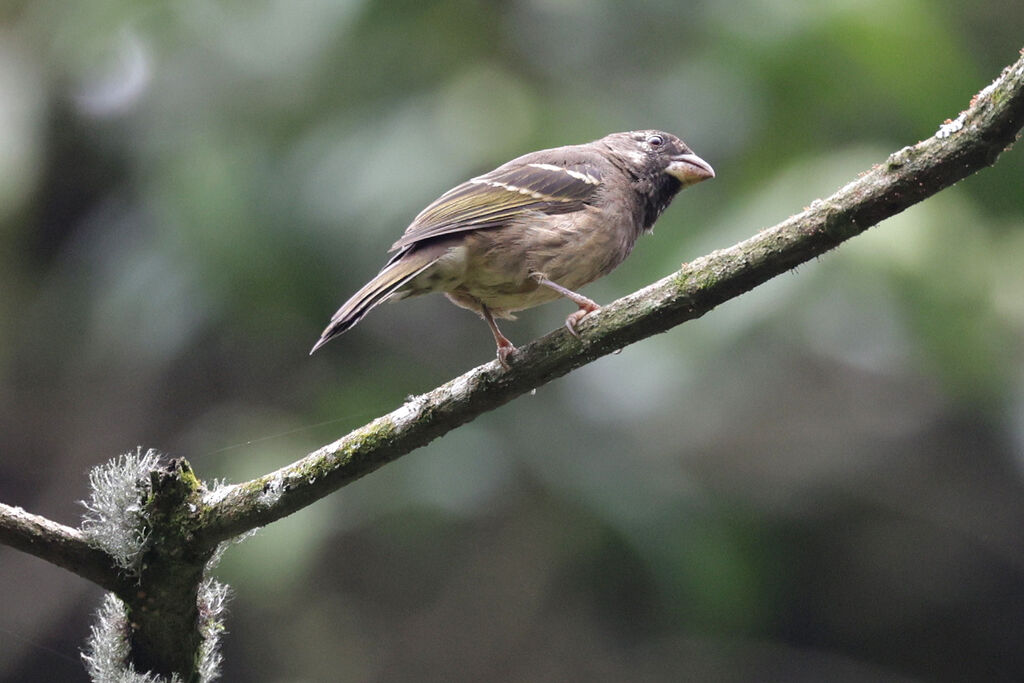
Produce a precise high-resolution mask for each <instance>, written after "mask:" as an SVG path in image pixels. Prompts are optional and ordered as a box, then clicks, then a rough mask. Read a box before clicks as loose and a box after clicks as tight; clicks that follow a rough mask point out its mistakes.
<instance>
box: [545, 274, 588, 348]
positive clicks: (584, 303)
mask: <svg viewBox="0 0 1024 683" xmlns="http://www.w3.org/2000/svg"><path fill="white" fill-rule="evenodd" d="M533 279H534V280H536V281H537V284H539V285H543V286H545V287H547V288H549V289H553V290H555V291H556V292H558V293H559V294H561V295H562V296H564V297H565V298H566V299H568V300H569V301H571V302H573V303H574V304H576V305H577V306H579V307H580V310H578V311H576V312H574V313H571V314H570V315H569V317H568V318H566V319H565V327H566V328H567V329H568V330H569V332H571V333H572V336H574V337H579V336H580V335H579V333H578V332H576V323H578V322H579V321H580V320H582V319H583V317H584V316H586V315H588V314H590V313H593V312H594V311H599V310H601V307H600V306H598V305H597V304H596V303H594V302H593V301H592V300H590V299H588V298H587V297H585V296H583V295H582V294H578V293H576V292H574V291H572V290H571V289H566V288H565V287H563V286H562V285H560V284H558V283H557V282H552V281H551V280H549V279H547V278H546V277H542V276H540V275H534V276H533Z"/></svg>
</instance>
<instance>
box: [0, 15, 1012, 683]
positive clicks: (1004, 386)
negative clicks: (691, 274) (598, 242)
mask: <svg viewBox="0 0 1024 683" xmlns="http://www.w3.org/2000/svg"><path fill="white" fill-rule="evenodd" d="M1022 45H1024V13H1022V12H1021V11H1020V3H1019V0H985V1H982V2H975V3H963V2H958V3H955V2H951V1H942V2H927V1H925V0H840V1H838V2H832V3H812V2H806V1H804V2H801V1H799V0H760V1H753V2H736V1H733V0H723V1H719V2H694V3H686V2H673V1H669V0H663V1H661V2H640V3H631V4H627V3H618V2H612V1H611V0H602V1H597V2H580V1H569V0H566V1H563V2H559V1H558V0H508V1H505V2H483V1H482V0H481V1H478V2H474V1H472V0H452V1H444V2H424V1H422V0H415V1H414V0H399V1H397V2H385V1H383V0H376V1H374V0H299V1H295V2H285V1H283V0H277V1H267V0H247V1H246V2H239V1H220V2H210V1H198V0H180V1H178V2H147V3H137V2H127V1H126V0H87V1H84V2H77V3H69V2H66V1H64V0H32V1H31V2H26V1H20V2H19V1H17V0H14V1H11V0H8V1H7V2H6V3H5V4H3V5H2V6H0V453H2V457H0V500H3V501H4V502H6V503H8V504H13V505H21V506H24V507H26V508H27V509H29V510H31V511H33V512H36V513H40V514H45V515H47V516H50V517H52V518H54V519H57V520H59V521H61V522H64V523H69V524H76V523H77V520H78V519H79V515H80V513H81V511H82V508H81V507H80V505H79V504H78V503H77V502H76V501H78V500H81V499H83V498H85V497H86V496H87V495H88V492H87V489H86V484H87V473H88V471H89V468H90V467H92V466H93V465H96V464H98V463H101V462H104V461H105V460H107V459H108V458H111V457H114V456H116V455H117V454H118V453H121V452H125V451H128V450H132V449H134V448H135V447H136V445H142V446H143V447H153V448H157V449H160V450H162V451H164V452H166V453H168V454H171V455H174V456H185V457H187V458H188V459H189V460H190V461H191V462H192V464H193V466H194V467H195V468H196V470H197V471H198V473H199V474H200V476H201V477H203V478H206V479H212V478H214V477H223V478H227V479H228V480H229V481H240V480H243V479H246V478H249V477H253V476H256V475H259V474H262V473H264V472H267V471H269V470H271V469H274V468H277V467H280V466H282V465H285V464H287V463H288V462H291V461H293V460H295V459H297V458H298V457H300V456H302V455H304V454H305V453H306V452H308V451H309V450H311V449H313V448H316V447H317V446H319V445H321V444H323V443H327V442H329V441H331V440H333V439H335V438H337V437H339V436H340V435H342V434H344V433H345V432H346V431H347V430H348V429H350V428H352V427H355V426H358V425H361V424H363V423H364V422H366V421H367V420H369V419H370V418H373V417H375V416H377V415H379V414H381V413H383V412H386V411H389V410H391V409H393V408H395V407H397V406H398V405H399V404H400V403H401V402H402V401H403V400H404V399H405V397H406V396H408V395H410V394H415V393H419V392H422V391H425V390H428V389H431V388H433V387H434V386H436V385H438V384H440V383H442V382H443V381H445V380H447V379H449V378H451V377H453V376H455V375H456V374H459V373H461V372H463V371H465V370H468V369H469V368H471V367H473V366H475V365H477V364H480V363H483V362H486V361H489V360H491V359H492V358H493V353H494V350H493V343H492V341H491V338H490V335H489V333H488V331H487V328H486V325H484V324H483V322H481V321H480V320H478V319H475V318H474V317H473V316H472V315H471V314H468V313H467V312H465V311H462V310H460V309H457V308H455V307H454V306H452V305H450V304H449V303H448V302H446V301H445V300H444V299H443V298H442V297H440V296H434V297H426V298H422V299H418V300H414V301H407V302H402V303H399V304H395V305H392V306H385V307H382V308H380V309H378V310H377V311H375V312H374V313H373V314H372V315H370V316H369V317H368V318H367V319H366V320H365V321H364V322H363V323H361V324H360V325H359V326H358V327H357V328H356V329H355V330H353V331H352V332H350V333H349V334H347V335H345V336H344V337H342V338H341V339H340V340H338V341H335V342H332V343H331V344H330V345H329V346H327V347H326V348H324V349H323V350H322V351H321V352H319V353H318V354H317V355H316V356H314V357H312V358H310V357H308V356H307V355H306V354H307V352H308V350H309V348H310V346H311V345H312V344H313V342H314V341H315V340H316V338H317V336H318V335H319V333H320V331H321V329H322V328H323V326H324V325H325V324H326V322H327V320H328V318H329V317H330V315H331V313H333V312H334V310H335V308H336V307H337V306H338V305H339V304H340V303H341V302H342V301H343V300H344V299H345V298H346V297H347V296H348V295H349V294H351V293H352V292H353V291H354V290H355V289H356V288H357V287H358V286H360V285H361V284H362V283H363V282H364V281H365V280H367V279H368V278H369V277H371V276H372V275H373V274H374V273H376V272H377V270H378V268H379V267H380V265H381V264H382V263H383V260H384V258H385V251H386V249H387V248H388V246H389V245H390V244H391V243H392V241H393V240H394V239H395V238H396V237H397V236H398V235H399V234H400V233H401V232H402V230H404V228H405V226H406V225H407V223H408V222H409V221H410V220H411V218H412V217H413V216H414V215H415V214H416V213H417V212H418V211H419V209H420V208H422V207H423V206H424V205H425V204H426V203H427V202H429V201H430V200H431V199H433V198H434V197H436V196H437V195H438V194H440V193H441V192H442V191H444V190H446V189H447V188H448V187H450V186H451V185H454V184H455V183H457V182H459V181H461V180H464V179H465V178H467V177H470V176H471V175H474V174H476V173H480V172H483V171H486V170H489V169H490V168H492V167H493V166H495V165H497V164H499V163H502V162H504V161H506V160H507V159H509V158H511V157H513V156H516V155H518V154H521V153H525V152H528V151H532V150H534V149H539V148H542V147H548V146H556V145H561V144H570V143H579V142H585V141H588V140H591V139H594V138H597V137H600V136H602V135H604V134H606V133H608V132H612V131H616V130H629V129H634V128H646V127H657V128H663V129H665V130H668V131H671V132H674V133H677V134H679V135H680V136H682V137H683V138H684V139H685V140H686V141H687V142H688V143H689V144H690V145H691V146H692V147H693V148H694V150H696V151H697V152H698V153H699V154H700V155H702V156H703V157H704V158H705V159H707V160H708V161H709V162H710V163H712V164H713V165H714V167H715V169H716V170H717V172H718V178H717V179H715V180H714V181H713V182H709V183H705V184H702V185H700V186H698V187H695V188H692V189H691V190H688V191H687V192H685V193H684V194H683V195H681V196H680V197H679V198H678V199H677V200H676V202H675V204H674V205H673V206H672V208H671V209H670V210H669V211H668V212H667V213H666V215H665V216H663V218H662V219H661V221H660V222H659V224H658V226H657V231H656V234H655V235H654V236H653V237H649V238H645V239H643V240H642V241H641V242H640V243H639V245H638V248H637V250H636V252H634V254H633V256H632V257H631V258H630V259H629V260H628V261H627V262H626V263H625V264H624V265H623V266H622V267H621V268H620V269H619V270H618V271H616V272H615V273H614V274H613V275H611V276H609V277H607V278H605V279H604V280H602V281H600V282H597V283H595V284H593V285H591V286H589V287H588V288H586V290H585V293H586V294H587V295H588V296H590V297H592V298H594V299H596V300H597V301H599V302H608V301H611V300H613V299H615V298H617V297H618V296H621V295H623V294H626V293H628V292H630V291H632V290H634V289H636V288H638V287H640V286H642V285H644V284H646V283H648V282H650V281H653V280H654V279H656V278H659V277H661V276H663V275H665V274H667V273H669V272H671V271H672V270H674V269H676V268H678V266H679V264H680V263H682V262H684V261H688V260H691V259H693V258H695V257H697V256H699V255H701V254H704V253H706V252H708V251H710V250H712V249H715V248H719V247H723V246H727V245H729V244H732V243H733V242H735V241H737V240H739V239H741V238H744V237H746V236H749V235H750V234H752V233H753V232H755V231H757V230H758V229H760V228H761V227H764V226H767V225H771V224H773V223H775V222H777V221H779V220H781V219H784V218H786V217H787V216H789V215H790V214H793V213H796V212H798V211H799V210H800V209H801V208H802V207H804V206H806V205H808V204H810V202H811V201H812V200H813V199H815V198H816V197H819V196H824V195H827V194H829V193H831V192H832V191H834V190H835V189H836V188H837V187H839V186H840V185H842V184H844V183H845V182H847V181H849V180H850V179H852V178H854V177H856V175H857V174H858V173H859V172H860V171H863V170H865V169H867V168H870V166H871V164H873V163H877V162H880V161H882V160H884V159H885V157H886V155H887V154H888V153H890V152H892V151H895V150H896V149H899V148H900V147H902V146H904V145H907V144H913V143H914V142H916V141H918V140H921V139H924V138H927V137H929V136H930V135H932V134H933V133H934V132H935V131H936V130H937V128H938V127H939V125H940V124H941V123H942V121H943V120H944V119H946V118H954V117H955V116H956V115H957V113H958V112H959V111H960V110H961V109H963V108H965V107H966V106H967V103H968V101H969V100H970V98H971V96H972V95H973V94H974V93H975V92H976V91H977V90H979V89H980V88H981V87H983V86H985V85H986V84H988V83H989V82H990V81H991V80H992V79H993V78H994V77H995V76H996V75H997V74H998V73H999V70H1000V69H1001V68H1002V66H1004V65H1005V64H1008V63H1010V62H1012V61H1014V60H1015V59H1016V58H1017V56H1018V50H1019V49H1020V48H1021V46H1022ZM1022 180H1024V149H1017V150H1014V151H1012V152H1010V153H1008V154H1006V155H1005V156H1004V157H1003V159H1002V160H1001V161H1000V162H999V164H998V165H997V166H996V167H995V168H994V169H992V170H988V171H985V172H982V173H980V174H978V175H976V176H974V177H971V178H969V179H967V180H965V181H964V182H962V183H960V184H959V185H957V186H956V187H955V188H952V189H950V190H948V191H945V192H943V193H941V194H940V195H939V196H937V197H936V198H934V199H932V200H929V201H927V202H925V203H924V204H923V205H921V206H918V207H915V208H914V209H912V210H910V211H907V212H906V213H905V214H903V215H901V216H898V217H896V218H895V219H893V220H891V221H889V222H888V223H886V224H884V225H883V226H882V227H880V228H876V229H874V230H872V231H870V232H869V233H868V234H866V235H864V236H862V237H859V238H857V239H856V240H854V241H853V242H851V243H849V244H847V245H844V246H843V247H841V248H840V249H839V250H837V251H836V252H834V253H832V254H829V255H827V256H825V257H823V258H821V259H819V260H817V261H816V262H814V263H811V264H808V265H806V266H803V267H801V268H800V269H799V270H798V271H797V272H796V273H791V274H787V275H785V276H783V277H780V278H778V279H777V280H775V281H773V282H771V283H769V284H768V285H766V286H764V287H761V288H759V289H758V290H756V291H754V292H752V293H751V294H749V295H747V296H744V297H742V298H740V299H739V300H736V301H733V302H730V303H728V304H726V305H724V306H722V307H721V308H720V309H719V310H716V311H714V312H712V313H711V314H709V315H707V316H706V317H705V318H703V319H701V320H698V321H695V322H693V323H690V324H687V325H685V326H683V327H681V328H678V329H676V330H674V331H672V332H670V333H668V334H665V335H660V336H659V337H657V338H654V339H650V340H647V341H645V342H643V343H640V344H637V345H635V346H632V347H629V348H627V349H625V350H624V351H623V352H622V353H621V354H620V355H616V356H611V357H608V358H605V359H602V360H600V361H598V362H596V363H594V364H592V365H590V366H588V367H586V368H583V369H582V370H580V371H578V372H575V373H573V374H572V375H570V376H568V377H566V378H564V379H561V380H558V381H556V382H555V383H553V384H551V385H548V386H545V387H542V388H541V389H539V390H538V391H537V392H536V395H533V396H526V397H523V398H520V399H518V400H517V401H515V402H513V403H512V404H510V405H508V406H506V407H504V408H502V409H500V410H498V411H496V412H494V413H490V414H487V415H484V416H483V417H481V418H480V419H478V420H477V421H475V422H473V423H471V424H469V425H467V426H465V427H463V428H461V429H459V430H457V431H456V432H454V433H452V434H450V435H448V436H446V437H444V438H442V439H440V440H438V441H436V442H434V443H433V444H431V445H430V446H429V447H428V448H425V449H423V450H421V451H417V452H416V453H414V454H412V455H410V456H408V457H406V458H403V459H401V460H400V461H399V462H397V463H394V464H392V465H389V466H388V467H386V468H384V469H383V470H381V471H379V472H377V473H374V474H373V475H371V476H369V477H367V478H366V479H363V480H361V481H359V482H357V483H356V484H354V485H352V486H350V487H348V488H346V489H344V490H342V491H341V492H339V493H338V494H336V495H333V496H331V497H330V498H328V499H327V500H325V501H322V502H320V503H318V504H316V505H314V506H313V507H312V508H310V509H307V510H305V511H303V512H301V513H299V514H296V515H293V516H292V517H289V518H288V519H286V520H284V521H282V522H279V523H277V524H274V525H273V526H272V527H270V528H268V529H266V530H264V531H263V532H261V533H260V534H259V535H258V536H257V537H255V538H253V539H251V540H249V541H247V542H246V543H244V544H242V545H240V546H237V547H235V548H233V549H231V550H230V551H229V552H228V554H227V555H226V557H225V559H224V561H223V563H222V565H221V567H220V569H219V570H218V575H219V576H220V578H222V579H223V580H225V581H227V582H229V583H230V584H231V586H232V587H233V588H234V590H235V598H234V600H233V602H232V606H231V613H230V616H229V620H228V623H227V628H228V631H229V633H228V635H227V638H226V641H225V648H224V650H225V656H226V663H225V666H224V673H225V675H224V680H226V681H257V682H271V681H272V682H282V683H283V682H286V681H287V682H300V681H301V682H305V681H400V680H402V681H405V680H424V681H425V680H435V681H440V680H446V681H562V680H603V681H618V680H682V681H765V680H781V681H822V680H828V681H879V680H885V681H1019V680H1024V646H1022V644H1024V486H1022V474H1024V357H1022V353H1021V351H1022V348H1024V345H1022V340H1024V339H1022V338H1024V183H1022ZM571 310H572V306H571V305H569V304H567V303H554V304H550V305H548V306H545V307H543V308H540V309H535V310H533V311H528V312H526V313H524V314H523V315H522V316H521V317H520V320H519V321H518V322H515V323H509V324H506V325H505V330H504V331H505V333H506V334H508V335H509V336H510V337H511V338H512V339H513V340H514V341H516V342H517V343H523V342H526V341H528V340H530V339H532V338H535V337H537V336H539V335H541V334H544V333H545V332H547V331H550V330H552V329H554V328H556V327H557V326H558V325H560V324H561V322H562V320H563V319H564V316H565V315H566V314H567V313H568V312H570V311H571ZM0 587H2V588H0V590H2V597H0V602H2V604H3V607H2V609H0V680H4V681H18V682H22V681H55V680H59V681H80V680H84V678H85V675H84V672H83V669H82V667H81V665H80V663H79V662H78V651H79V648H80V647H81V645H82V643H83V641H84V639H85V637H86V635H87V633H88V625H89V623H90V616H91V612H92V610H94V609H95V608H96V607H97V606H98V605H99V602H100V591H99V590H98V589H97V588H95V587H94V586H92V585H90V584H88V583H86V582H85V581H83V580H81V579H78V578H77V577H75V576H73V575H71V574H68V573H66V572H63V571H62V570H59V569H56V568H53V567H50V566H49V565H47V564H45V563H44V562H42V561H40V560H37V559H35V558H32V557H29V556H27V555H23V554H20V553H16V552H13V551H11V550H9V549H7V548H2V547H0Z"/></svg>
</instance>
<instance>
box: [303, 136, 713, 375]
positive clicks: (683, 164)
mask: <svg viewBox="0 0 1024 683" xmlns="http://www.w3.org/2000/svg"><path fill="white" fill-rule="evenodd" d="M714 175H715V173H714V171H713V170H712V168H711V166H710V165H709V164H708V163H707V162H705V161H704V160H703V159H701V158H700V157H698V156H697V155H695V154H694V153H693V152H692V151H690V148H689V147H687V146H686V144H685V143H684V142H683V141H682V140H680V139H679V138H677V137H675V136H673V135H670V134H668V133H662V132H660V131H652V130H644V131H633V132H628V133H613V134H612V135H608V136H606V137H604V138H601V139H600V140H595V141H594V142H591V143H588V144H585V145H573V146H569V147H558V148H555V149H546V150H541V151H539V152H533V153H531V154H527V155H525V156H521V157H519V158H518V159H513V160H512V161H510V162H508V163H506V164H504V165H502V166H499V167H498V168H496V169H495V170H493V171H491V172H490V173H487V174H485V175H482V176H478V177H476V178H473V179H471V180H468V181H466V182H465V183H462V184H461V185H458V186H457V187H454V188H452V189H451V190H449V191H448V192H446V193H444V194H443V195H441V196H440V197H439V198H438V199H436V200H435V201H434V202H433V203H431V204H430V205H429V206H427V208H425V209H423V211H421V212H420V214H419V215H418V216H416V218H415V219H414V220H413V222H412V224H411V225H409V227H408V228H407V229H406V231H405V234H403V235H402V237H401V238H400V239H399V240H398V241H397V242H395V244H394V245H393V246H392V247H391V250H392V251H393V252H395V254H394V256H392V257H391V260H389V261H388V262H387V264H386V265H385V266H384V268H383V269H381V271H380V273H378V274H377V276H376V277H375V278H373V280H371V281H370V282H369V283H367V284H366V285H365V286H364V287H363V288H362V289H360V290H359V291H358V292H356V293H355V294H353V295H352V297H351V298H350V299H349V300H348V301H346V302H345V303H344V304H343V305H342V307H341V308H340V309H338V312H337V313H335V314H334V317H332V318H331V322H330V324H329V325H328V326H327V328H326V329H325V330H324V332H323V334H322V335H321V337H320V340H319V341H318V342H317V343H316V345H315V346H314V347H313V351H316V350H317V349H318V348H320V347H321V346H323V345H324V344H325V343H327V342H328V341H330V340H331V339H333V338H334V337H336V336H338V335H339V334H341V333H342V332H345V331H346V330H348V329H349V328H350V327H352V326H353V325H355V324H356V323H357V322H359V321H360V320H361V319H362V317H363V316H364V315H366V314H367V313H368V312H369V311H370V310H371V309H372V308H374V307H375V306H377V305H378V304H380V303H383V302H384V301H390V300H398V299H404V298H407V297H410V296H416V295H419V294H426V293H428V292H443V293H444V294H445V295H446V296H447V297H448V298H449V299H450V300H451V301H452V302H453V303H455V304H457V305H459V306H462V307H463V308H468V309H470V310H472V311H476V312H477V313H479V314H480V315H481V316H482V317H483V318H484V319H485V320H486V321H487V323H488V325H489V326H490V328H491V332H492V333H493V334H494V339H495V342H496V343H497V345H498V359H499V360H500V361H501V363H502V364H503V365H505V364H506V358H507V356H508V354H509V353H510V352H511V351H512V350H513V349H514V347H513V346H512V343H511V342H510V341H509V340H508V339H506V338H505V337H504V335H502V334H501V332H500V331H499V330H498V327H497V325H496V324H495V322H494V318H511V317H513V316H512V313H514V312H515V311H520V310H523V309H526V308H531V307H533V306H537V305H539V304H543V303H546V302H548V301H552V300H554V299H557V298H559V297H562V296H564V297H567V298H569V299H570V300H572V301H573V302H574V303H576V304H577V306H579V310H578V311H576V312H574V313H573V314H572V315H570V316H569V318H568V319H567V320H566V325H567V327H568V328H569V330H570V331H571V332H573V333H574V334H575V323H576V322H577V321H578V320H579V319H580V318H582V317H583V316H584V315H586V314H587V313H590V312H592V311H594V310H597V309H598V306H597V304H595V303H594V302H593V301H591V300H590V299H587V298H586V297H584V296H582V295H580V294H577V293H576V292H575V290H576V289H578V288H580V287H582V286H583V285H585V284H587V283H589V282H593V281H594V280H596V279H597V278H599V277H601V276H602V275H606V274H607V273H609V272H611V271H612V270H613V269H614V268H615V267H616V266H618V265H619V264H620V263H622V261H623V260H624V259H625V258H626V256H628V255H629V253H630V251H632V249H633V245H634V243H635V242H636V239H637V238H638V237H639V236H640V235H641V234H642V233H643V232H644V231H649V230H650V229H651V227H652V226H653V225H654V221H655V220H657V218H658V216H659V215H660V214H661V212H662V211H664V210H665V208H666V207H667V206H668V205H669V203H670V202H671V201H672V199H673V198H674V197H675V195H676V194H677V193H678V192H679V191H680V190H681V189H683V188H684V187H686V186H688V185H692V184H694V183H697V182H700V181H702V180H705V179H707V178H713V177H714ZM313 351H310V353H312V352H313Z"/></svg>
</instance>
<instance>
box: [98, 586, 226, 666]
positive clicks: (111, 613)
mask: <svg viewBox="0 0 1024 683" xmlns="http://www.w3.org/2000/svg"><path fill="white" fill-rule="evenodd" d="M128 629H129V625H128V610H127V608H126V607H125V605H124V603H123V602H121V599H120V598H118V597H117V596H116V595H114V594H113V593H107V595H106V596H105V597H104V598H103V605H102V606H101V607H100V608H99V610H97V612H96V623H95V624H94V625H93V626H91V627H90V629H89V630H90V634H89V640H88V641H87V642H86V651H85V652H83V653H82V660H83V661H84V662H85V668H86V670H87V671H88V672H89V678H90V679H92V680H93V681H94V682H95V683H181V678H180V677H178V676H177V675H174V676H171V678H170V679H167V678H165V677H162V676H157V675H156V674H150V673H144V674H142V673H139V672H137V671H136V670H135V669H134V667H132V665H131V664H129V663H128V648H129V645H128ZM204 680H213V679H204Z"/></svg>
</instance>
